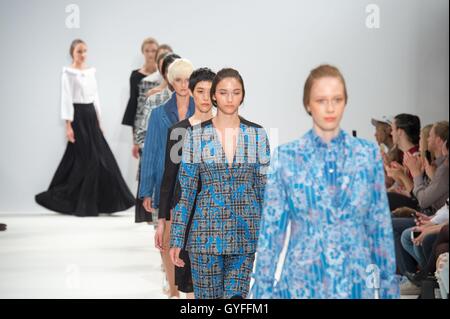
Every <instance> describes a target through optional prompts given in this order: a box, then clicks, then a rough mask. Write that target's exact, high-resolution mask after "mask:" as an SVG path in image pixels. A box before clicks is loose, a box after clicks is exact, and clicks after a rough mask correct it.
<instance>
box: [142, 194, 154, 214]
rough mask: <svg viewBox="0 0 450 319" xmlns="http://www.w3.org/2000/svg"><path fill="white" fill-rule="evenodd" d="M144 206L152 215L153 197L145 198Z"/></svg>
mask: <svg viewBox="0 0 450 319" xmlns="http://www.w3.org/2000/svg"><path fill="white" fill-rule="evenodd" d="M142 206H144V209H145V210H146V211H147V213H151V212H152V210H153V208H152V198H151V197H144V202H143V203H142Z"/></svg>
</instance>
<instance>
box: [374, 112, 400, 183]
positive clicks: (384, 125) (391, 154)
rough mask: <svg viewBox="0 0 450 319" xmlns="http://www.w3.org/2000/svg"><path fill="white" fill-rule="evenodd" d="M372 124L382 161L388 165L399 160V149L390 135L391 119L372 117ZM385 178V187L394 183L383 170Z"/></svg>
mask: <svg viewBox="0 0 450 319" xmlns="http://www.w3.org/2000/svg"><path fill="white" fill-rule="evenodd" d="M371 123H372V125H373V126H375V139H376V141H377V143H378V145H379V146H380V151H381V155H382V158H383V162H384V164H385V166H386V165H389V164H390V163H391V162H400V155H401V151H399V150H398V149H397V146H396V145H395V144H394V141H393V140H392V135H391V131H392V129H391V125H390V123H391V121H390V120H389V119H388V118H387V117H384V116H383V120H377V119H372V121H371ZM385 180H386V188H389V187H391V186H392V185H393V184H394V182H395V181H394V180H393V179H392V178H390V177H389V176H387V175H386V172H385Z"/></svg>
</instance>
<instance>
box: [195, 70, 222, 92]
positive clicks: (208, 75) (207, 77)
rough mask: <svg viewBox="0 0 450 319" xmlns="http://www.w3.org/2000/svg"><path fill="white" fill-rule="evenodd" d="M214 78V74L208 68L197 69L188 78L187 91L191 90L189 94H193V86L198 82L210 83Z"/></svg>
mask: <svg viewBox="0 0 450 319" xmlns="http://www.w3.org/2000/svg"><path fill="white" fill-rule="evenodd" d="M215 76H216V74H215V73H214V72H213V71H211V69H210V68H199V69H197V70H194V72H192V74H191V76H190V77H189V90H191V92H194V89H195V86H196V85H197V83H198V82H201V81H208V82H212V81H213V80H214V77H215Z"/></svg>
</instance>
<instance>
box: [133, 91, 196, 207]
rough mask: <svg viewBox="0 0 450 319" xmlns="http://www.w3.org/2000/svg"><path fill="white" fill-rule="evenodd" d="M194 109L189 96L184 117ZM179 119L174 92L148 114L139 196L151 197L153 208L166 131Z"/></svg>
mask: <svg viewBox="0 0 450 319" xmlns="http://www.w3.org/2000/svg"><path fill="white" fill-rule="evenodd" d="M194 111H195V104H194V99H193V98H192V97H191V98H190V99H189V106H188V111H187V113H186V118H189V117H191V116H192V115H193V114H194ZM179 121H180V119H179V115H178V108H177V95H176V94H175V93H174V94H172V97H171V98H170V99H169V100H168V101H167V102H166V103H164V104H162V105H161V106H159V107H157V108H155V109H154V110H153V112H152V113H151V115H150V119H149V122H148V129H147V133H146V136H145V146H144V151H143V152H142V158H141V175H140V186H139V197H140V198H144V197H153V201H152V204H153V207H154V208H158V207H159V196H160V188H161V181H162V176H163V173H164V160H165V155H166V153H165V150H166V143H167V132H168V130H169V128H170V127H171V126H172V125H174V124H175V123H177V122H179Z"/></svg>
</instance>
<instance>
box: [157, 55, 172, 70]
mask: <svg viewBox="0 0 450 319" xmlns="http://www.w3.org/2000/svg"><path fill="white" fill-rule="evenodd" d="M169 54H171V53H170V52H165V53H163V54H160V55H158V56H157V58H156V67H157V68H158V70H159V62H161V60H164V59H165V58H166V56H168V55H169ZM161 68H162V65H161ZM159 72H161V70H159Z"/></svg>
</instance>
